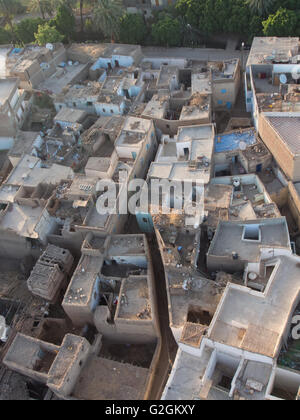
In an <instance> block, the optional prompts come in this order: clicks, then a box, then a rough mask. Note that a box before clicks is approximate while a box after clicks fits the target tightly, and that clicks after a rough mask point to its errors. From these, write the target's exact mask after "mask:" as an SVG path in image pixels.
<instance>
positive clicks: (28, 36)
mask: <svg viewBox="0 0 300 420" xmlns="http://www.w3.org/2000/svg"><path fill="white" fill-rule="evenodd" d="M43 23H44V21H43V19H41V18H36V19H24V20H22V21H21V22H20V23H18V24H17V25H15V27H14V32H15V34H16V38H17V39H18V41H19V42H20V43H22V44H29V43H31V42H34V41H35V36H34V34H35V33H36V32H37V31H38V28H39V25H43Z"/></svg>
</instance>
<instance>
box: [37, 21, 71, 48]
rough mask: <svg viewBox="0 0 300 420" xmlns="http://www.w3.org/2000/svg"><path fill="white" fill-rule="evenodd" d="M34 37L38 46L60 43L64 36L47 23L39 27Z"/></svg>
mask: <svg viewBox="0 0 300 420" xmlns="http://www.w3.org/2000/svg"><path fill="white" fill-rule="evenodd" d="M34 36H35V40H36V42H37V43H38V44H39V45H45V44H48V43H51V44H55V43H56V42H62V41H63V39H64V36H63V35H62V34H61V33H60V32H58V30H57V29H56V28H54V27H53V26H50V24H49V23H45V24H44V25H39V27H38V31H37V33H36V34H35V35H34Z"/></svg>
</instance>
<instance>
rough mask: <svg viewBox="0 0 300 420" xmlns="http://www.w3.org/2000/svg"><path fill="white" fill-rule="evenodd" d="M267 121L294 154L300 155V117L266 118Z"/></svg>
mask: <svg viewBox="0 0 300 420" xmlns="http://www.w3.org/2000/svg"><path fill="white" fill-rule="evenodd" d="M266 119H267V121H268V122H269V123H270V125H271V126H272V127H273V129H274V130H275V131H276V132H277V133H278V135H279V136H280V138H281V140H282V141H283V142H284V143H285V145H286V146H287V147H288V149H289V150H290V151H291V152H292V153H293V154H294V155H298V154H300V117H298V116H297V117H293V116H292V115H290V116H282V117H279V116H276V117H275V116H274V117H273V116H266Z"/></svg>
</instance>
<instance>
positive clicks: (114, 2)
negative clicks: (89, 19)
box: [94, 0, 124, 40]
mask: <svg viewBox="0 0 300 420" xmlns="http://www.w3.org/2000/svg"><path fill="white" fill-rule="evenodd" d="M123 13H124V9H123V2H122V0H98V1H97V2H96V4H95V8H94V22H95V25H96V26H97V28H98V29H100V30H101V31H102V32H103V34H104V36H106V37H110V38H111V40H115V39H116V38H117V37H118V34H119V29H120V18H121V17H122V16H123Z"/></svg>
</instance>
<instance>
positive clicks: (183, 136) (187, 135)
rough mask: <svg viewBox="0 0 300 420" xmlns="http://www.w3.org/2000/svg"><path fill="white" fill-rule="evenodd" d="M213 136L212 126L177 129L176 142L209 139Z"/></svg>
mask: <svg viewBox="0 0 300 420" xmlns="http://www.w3.org/2000/svg"><path fill="white" fill-rule="evenodd" d="M213 136H214V126H213V125H212V124H203V125H195V126H191V127H179V129H178V135H177V141H178V142H184V141H190V140H202V139H203V140H205V139H211V138H212V137H213Z"/></svg>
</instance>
